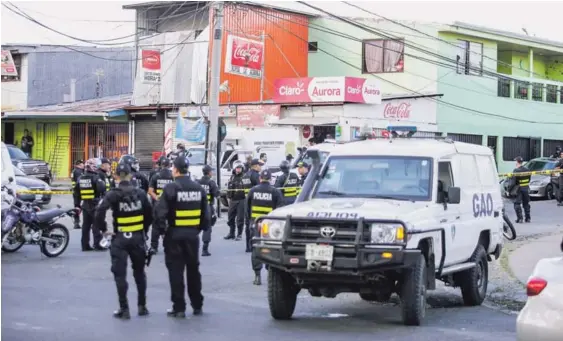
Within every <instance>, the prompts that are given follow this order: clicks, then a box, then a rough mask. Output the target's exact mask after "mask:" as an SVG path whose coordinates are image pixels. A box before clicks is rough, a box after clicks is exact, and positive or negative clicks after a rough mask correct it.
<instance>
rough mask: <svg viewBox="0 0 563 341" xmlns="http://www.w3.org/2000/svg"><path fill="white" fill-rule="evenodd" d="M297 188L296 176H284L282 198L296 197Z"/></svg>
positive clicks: (297, 179) (297, 178) (292, 174)
mask: <svg viewBox="0 0 563 341" xmlns="http://www.w3.org/2000/svg"><path fill="white" fill-rule="evenodd" d="M298 188H299V177H298V176H297V174H294V173H289V174H287V175H286V178H285V181H284V183H283V189H282V191H283V196H284V197H286V198H294V197H296V196H297V193H298Z"/></svg>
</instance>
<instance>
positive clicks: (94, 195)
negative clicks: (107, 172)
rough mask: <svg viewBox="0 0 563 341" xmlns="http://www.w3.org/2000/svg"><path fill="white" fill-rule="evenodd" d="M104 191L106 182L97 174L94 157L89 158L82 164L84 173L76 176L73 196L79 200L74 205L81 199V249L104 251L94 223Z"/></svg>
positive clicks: (98, 231)
mask: <svg viewBox="0 0 563 341" xmlns="http://www.w3.org/2000/svg"><path fill="white" fill-rule="evenodd" d="M105 193H106V184H105V182H104V181H103V180H102V179H100V177H99V175H98V166H97V165H96V159H89V160H87V161H86V163H85V165H84V174H82V175H81V176H80V178H78V182H77V184H76V187H75V188H74V196H75V198H79V201H78V202H76V201H75V203H74V205H75V207H78V206H77V204H78V205H80V201H82V240H81V243H82V251H92V250H96V251H105V250H106V249H105V248H103V247H101V246H100V241H101V240H102V233H101V232H100V230H99V229H98V227H97V226H96V225H94V213H95V210H96V206H98V203H99V202H100V199H101V198H103V196H104V195H105ZM90 231H92V235H93V239H94V246H93V247H92V246H90Z"/></svg>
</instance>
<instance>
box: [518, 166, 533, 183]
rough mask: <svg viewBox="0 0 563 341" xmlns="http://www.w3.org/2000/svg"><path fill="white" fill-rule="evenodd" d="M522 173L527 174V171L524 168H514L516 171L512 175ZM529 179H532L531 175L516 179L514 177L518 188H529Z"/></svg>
mask: <svg viewBox="0 0 563 341" xmlns="http://www.w3.org/2000/svg"><path fill="white" fill-rule="evenodd" d="M522 172H528V169H527V168H526V167H519V168H516V170H515V171H514V173H522ZM531 178H532V176H531V175H526V176H518V177H516V181H517V183H518V186H520V187H528V186H530V180H531Z"/></svg>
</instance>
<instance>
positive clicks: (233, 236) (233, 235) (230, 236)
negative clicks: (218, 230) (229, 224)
mask: <svg viewBox="0 0 563 341" xmlns="http://www.w3.org/2000/svg"><path fill="white" fill-rule="evenodd" d="M223 239H225V240H230V239H235V234H234V233H229V234H228V235H226V236H225V237H223Z"/></svg>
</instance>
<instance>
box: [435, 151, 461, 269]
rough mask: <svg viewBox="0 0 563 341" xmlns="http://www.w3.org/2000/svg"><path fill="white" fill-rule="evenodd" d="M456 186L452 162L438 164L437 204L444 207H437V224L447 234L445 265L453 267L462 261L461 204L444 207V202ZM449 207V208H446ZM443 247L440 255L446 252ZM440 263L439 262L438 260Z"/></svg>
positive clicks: (444, 161)
mask: <svg viewBox="0 0 563 341" xmlns="http://www.w3.org/2000/svg"><path fill="white" fill-rule="evenodd" d="M455 186H456V184H455V182H454V172H453V168H452V163H451V161H450V160H443V161H440V162H438V182H437V185H436V187H437V188H436V203H437V204H440V205H442V207H439V208H438V207H436V209H437V210H438V211H437V212H436V213H437V214H436V217H437V220H438V221H436V224H437V225H438V226H440V228H443V229H444V232H445V238H446V240H445V242H446V250H445V252H446V255H447V257H446V261H445V263H444V265H446V266H448V265H452V264H455V263H458V262H459V261H460V260H459V258H458V257H456V255H458V254H459V252H458V246H459V243H458V242H457V241H458V238H459V237H458V232H459V228H460V227H461V226H460V220H459V219H460V211H459V204H449V203H447V202H446V206H443V205H444V201H446V198H447V193H448V189H449V188H450V187H455ZM446 207H447V208H446ZM441 249H442V247H441V246H440V253H442V252H444V250H441ZM437 261H438V260H437Z"/></svg>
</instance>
